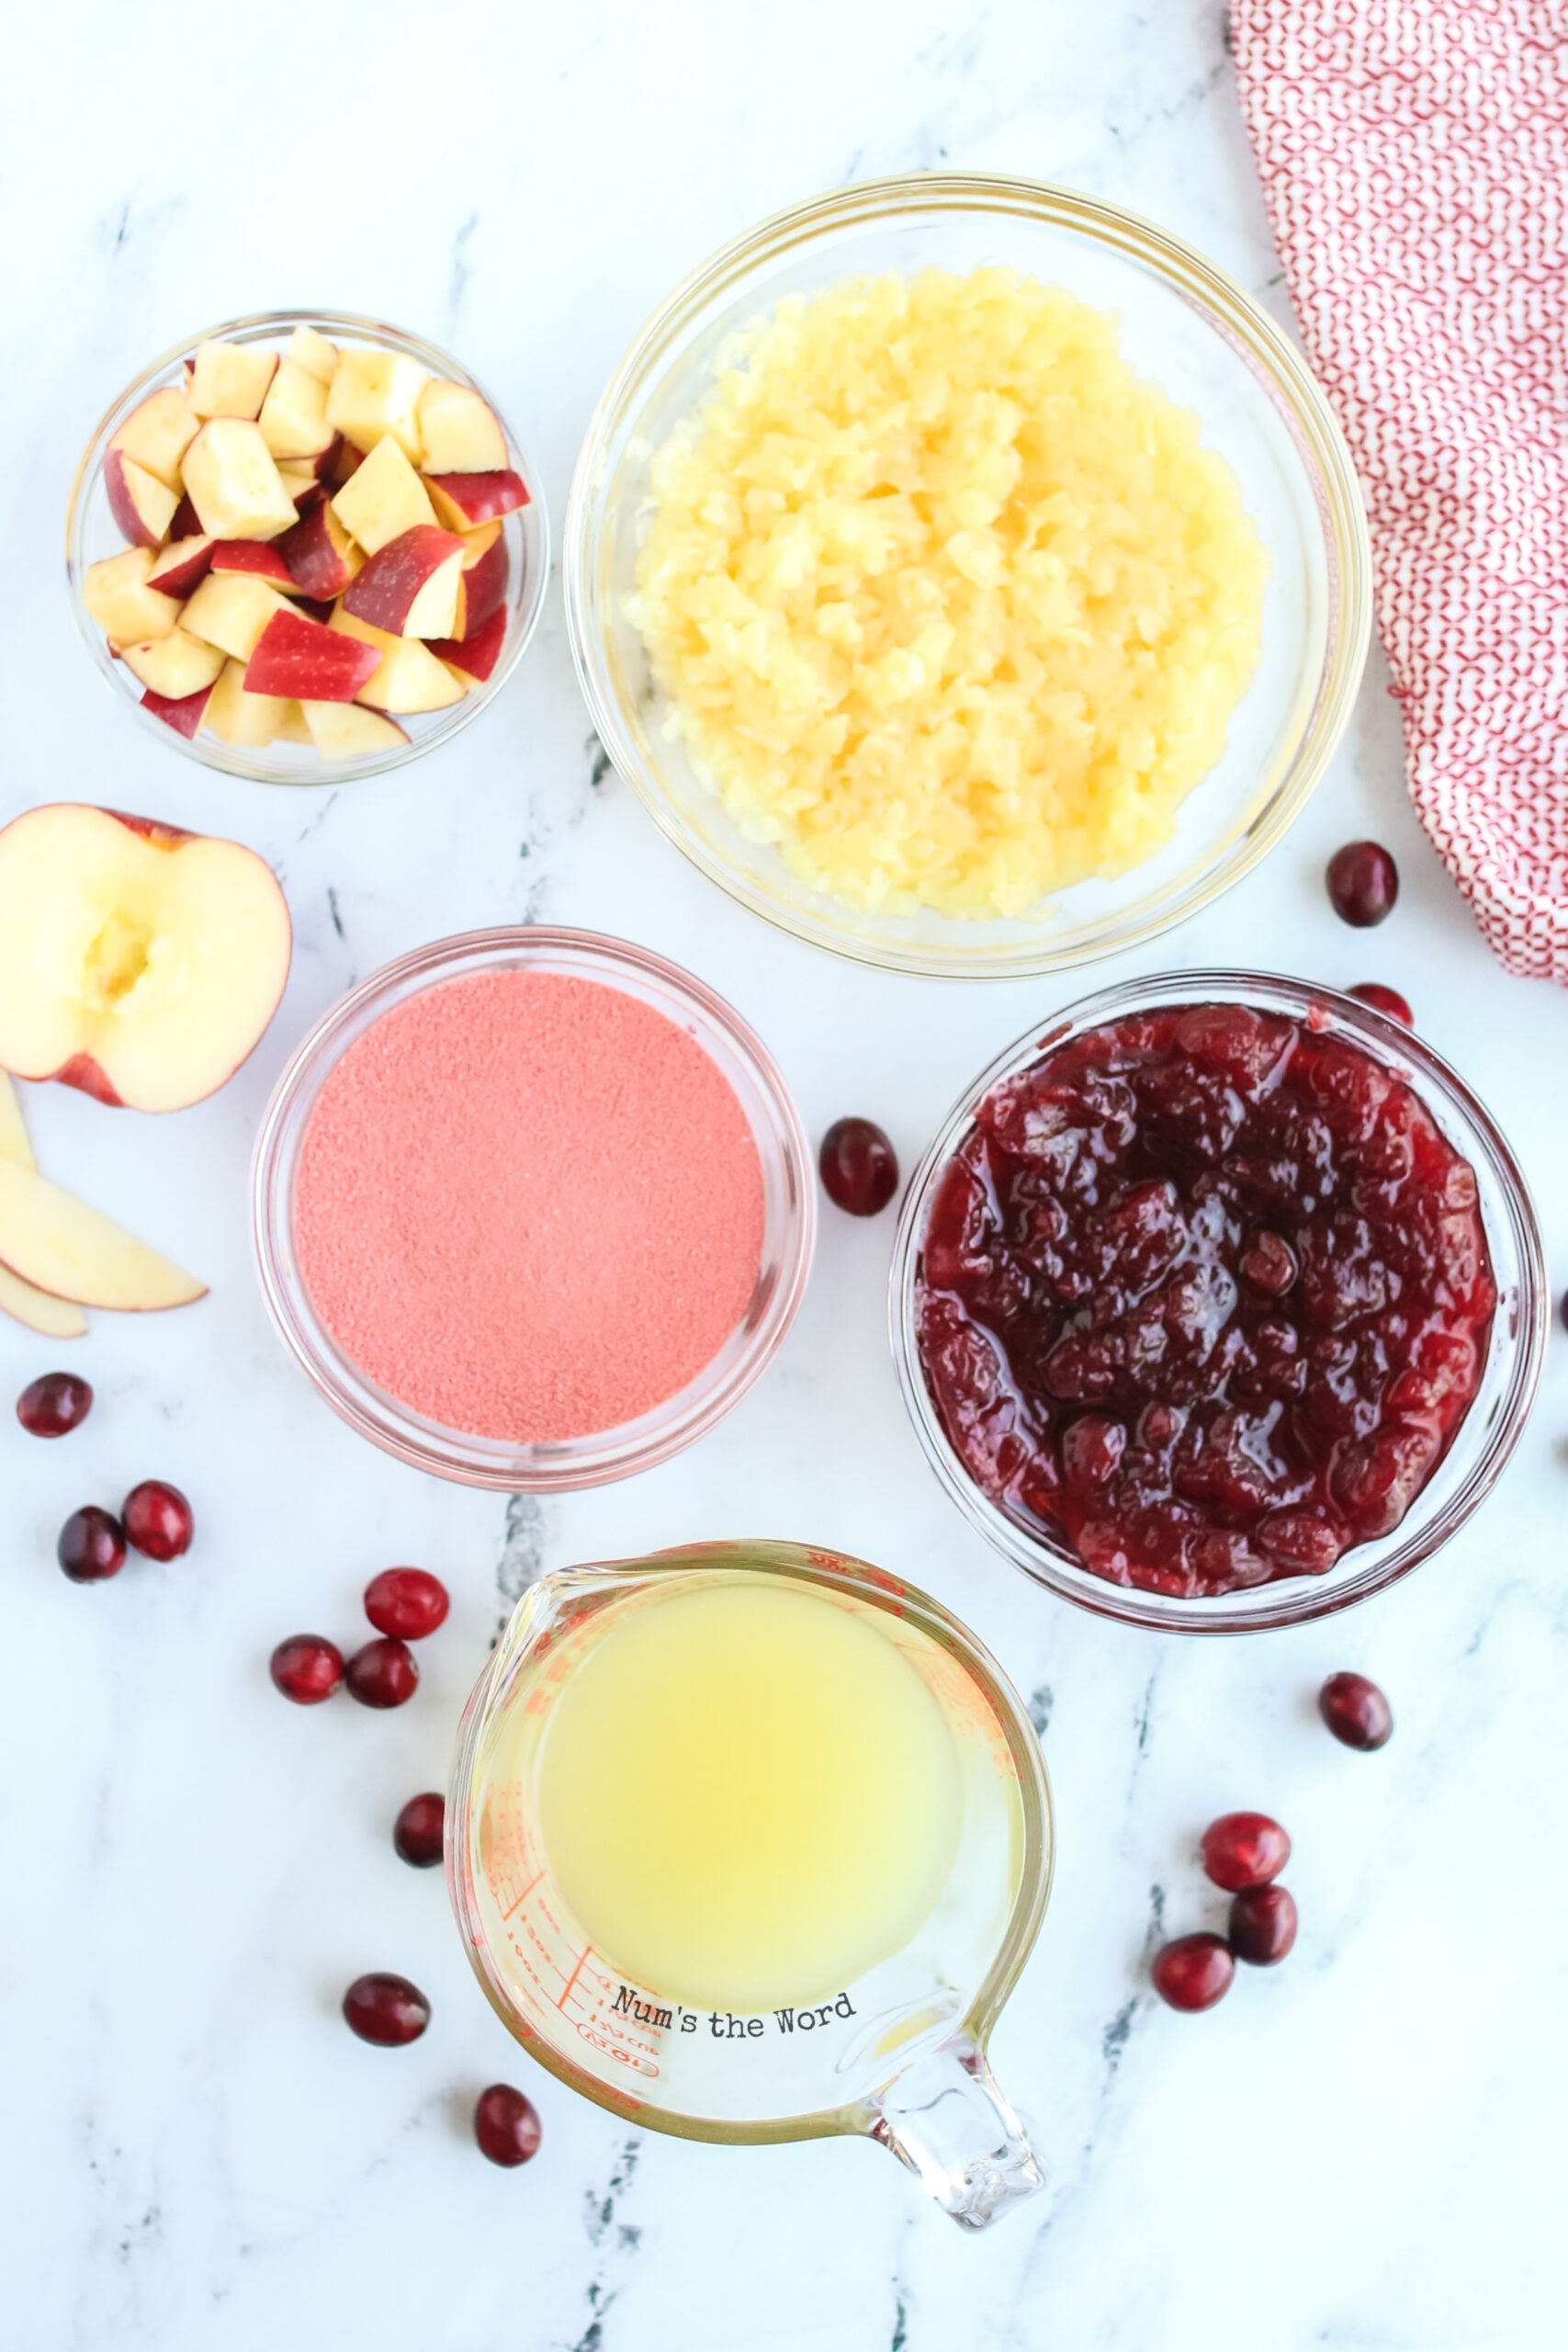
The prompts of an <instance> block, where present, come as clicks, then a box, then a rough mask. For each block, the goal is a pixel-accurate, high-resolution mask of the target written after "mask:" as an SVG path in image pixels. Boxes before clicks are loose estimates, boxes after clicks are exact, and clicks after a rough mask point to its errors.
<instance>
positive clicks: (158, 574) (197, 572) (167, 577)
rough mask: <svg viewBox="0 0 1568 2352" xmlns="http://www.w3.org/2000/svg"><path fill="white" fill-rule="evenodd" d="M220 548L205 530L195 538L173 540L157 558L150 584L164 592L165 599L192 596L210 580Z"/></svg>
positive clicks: (148, 583)
mask: <svg viewBox="0 0 1568 2352" xmlns="http://www.w3.org/2000/svg"><path fill="white" fill-rule="evenodd" d="M217 545H218V541H217V540H216V539H214V538H209V536H208V534H207V533H206V532H205V531H197V533H196V535H195V537H193V538H188V539H171V540H170V542H169V544H168V546H167V547H166V548H164V550H163V552H162V554H161V555H159V556H157V557H156V558H155V559H154V560H153V564H152V571H150V572H149V573H148V575H147V585H148V586H149V588H159V589H162V591H163V593H164V595H165V596H188V595H189V594H190V593H191V591H192V589H193V588H199V587H200V585H201V583H202V582H203V581H204V580H205V579H206V577H207V574H208V571H209V569H210V567H211V563H212V550H213V548H215V547H216V546H217Z"/></svg>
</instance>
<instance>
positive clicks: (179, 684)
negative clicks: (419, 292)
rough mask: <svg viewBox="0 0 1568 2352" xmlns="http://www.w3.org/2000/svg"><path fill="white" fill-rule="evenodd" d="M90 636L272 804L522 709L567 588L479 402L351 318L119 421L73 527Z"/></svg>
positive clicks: (281, 324)
mask: <svg viewBox="0 0 1568 2352" xmlns="http://www.w3.org/2000/svg"><path fill="white" fill-rule="evenodd" d="M65 539H66V571H67V576H68V578H69V581H70V584H71V594H72V601H73V605H74V606H75V612H76V619H77V623H78V626H79V627H80V628H81V631H82V634H83V637H84V638H85V640H86V642H87V645H88V648H89V650H91V652H92V654H93V658H94V660H95V661H96V663H97V665H98V668H99V670H100V671H101V672H102V673H103V675H104V677H105V678H107V681H108V683H109V685H110V687H111V688H112V689H113V691H114V692H115V693H116V694H117V695H119V696H120V698H121V700H122V701H124V702H125V703H126V704H127V705H128V706H129V707H130V709H131V710H133V711H134V712H135V714H136V716H137V718H138V719H139V721H140V722H141V724H142V725H144V726H146V727H147V728H149V729H151V730H152V733H153V734H154V735H155V736H156V737H158V738H159V739H160V740H161V741H164V742H166V743H173V744H174V745H175V748H176V749H178V750H180V751H182V752H186V753H187V754H188V755H189V756H190V757H191V758H192V759H197V760H200V761H202V762H203V763H205V764H206V765H207V766H209V767H214V768H221V769H224V770H225V771H227V773H228V774H229V775H242V776H248V777H251V778H253V779H254V780H255V781H257V782H259V783H264V784H318V783H327V782H331V783H334V784H335V783H341V782H343V781H344V780H346V779H349V778H352V777H355V776H361V775H381V774H383V773H384V772H385V771H386V770H387V769H389V768H395V767H400V766H402V764H403V763H404V762H405V761H408V760H412V759H417V758H419V757H420V756H421V754H422V753H423V752H429V751H432V750H434V747H435V746H436V745H437V744H438V743H444V742H446V741H447V740H448V738H449V737H451V736H453V735H455V734H456V733H457V730H458V729H459V728H462V727H466V726H467V725H468V722H469V720H470V719H472V718H475V717H476V716H477V715H478V713H479V710H480V709H482V707H484V705H485V704H486V703H487V702H489V701H490V700H491V697H492V696H493V695H495V694H496V693H498V692H499V690H500V688H501V687H502V685H503V684H505V681H506V679H507V678H508V677H509V676H510V674H511V673H512V671H513V669H514V668H515V666H516V664H517V662H518V661H519V660H520V659H521V657H522V654H523V651H524V649H525V646H526V645H527V643H528V640H529V639H530V637H531V636H532V635H533V632H534V628H535V626H536V622H537V620H538V617H539V609H540V606H541V605H542V603H543V601H544V593H545V582H546V579H547V575H548V571H549V528H548V524H547V519H546V515H545V507H544V501H543V499H542V497H541V495H540V491H539V481H538V476H537V474H536V471H535V469H534V468H533V467H532V465H531V464H530V463H529V461H528V459H527V458H526V457H525V454H524V451H523V449H522V447H521V446H520V445H519V443H518V440H517V437H516V435H515V434H514V433H513V430H512V428H511V426H510V425H509V424H507V422H506V420H505V419H504V418H503V416H502V413H501V411H500V410H499V409H498V408H497V406H496V404H495V402H494V401H492V400H491V398H490V396H489V394H488V393H487V392H485V391H484V390H482V388H481V387H480V386H479V384H478V383H476V382H475V380H474V379H473V378H472V377H471V376H470V375H468V372H467V371H466V370H465V369H464V368H459V367H458V366H457V362H456V361H455V360H453V359H451V358H449V357H448V356H446V353H445V352H442V351H438V350H436V349H435V347H434V345H431V344H428V343H424V342H422V341H421V339H420V338H419V337H418V336H417V335H412V334H404V333H402V331H401V330H400V329H399V328H396V327H389V326H387V325H384V324H382V323H381V322H378V321H377V320H374V319H362V318H356V317H354V316H352V315H351V314H350V313H348V312H345V311H269V312H265V313H258V314H257V315H255V316H254V317H251V318H243V319H231V320H230V321H228V322H226V323H225V324H223V325H221V326H216V327H213V328H211V329H210V330H209V332H208V333H207V334H204V335H201V336H199V337H198V338H197V340H196V341H195V342H194V343H184V344H180V345H177V346H176V347H175V349H174V350H172V351H168V352H165V353H164V356H163V357H162V358H160V359H156V360H154V361H153V363H152V366H151V367H150V368H145V369H144V370H143V371H142V373H141V375H140V376H138V378H137V379H136V380H135V382H134V383H132V384H130V385H128V386H127V388H126V390H124V391H123V392H122V393H121V394H120V396H119V398H118V400H117V401H115V403H114V405H113V407H112V408H111V409H110V410H109V412H108V413H107V415H106V416H105V418H104V419H103V421H102V423H101V424H99V426H98V428H97V430H96V433H95V434H94V435H93V438H92V440H91V442H90V443H89V445H88V447H87V449H86V452H85V456H84V457H83V458H82V462H81V464H80V466H79V467H78V468H77V471H76V479H75V481H74V482H73V485H72V491H71V503H70V505H69V508H68V510H67V514H66V524H65Z"/></svg>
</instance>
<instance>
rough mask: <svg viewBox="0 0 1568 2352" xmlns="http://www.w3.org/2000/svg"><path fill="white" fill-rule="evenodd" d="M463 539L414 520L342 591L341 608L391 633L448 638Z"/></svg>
mask: <svg viewBox="0 0 1568 2352" xmlns="http://www.w3.org/2000/svg"><path fill="white" fill-rule="evenodd" d="M462 573H463V548H462V542H461V540H459V539H457V538H455V537H453V535H452V533H451V532H450V531H443V530H441V529H440V528H439V527H438V526H436V525H435V524H434V523H416V524H415V525H414V526H413V528H412V531H402V532H400V534H399V536H398V537H396V538H395V539H389V541H388V542H387V545H386V546H385V547H384V548H378V550H377V552H376V553H375V554H374V555H373V556H372V557H371V558H370V560H369V561H368V562H367V564H366V566H365V568H364V570H363V571H360V572H359V573H358V574H356V576H355V579H354V580H353V581H352V582H350V584H349V586H348V587H347V588H345V589H344V598H343V608H344V612H345V613H352V614H354V616H355V619H357V620H362V621H369V622H370V623H371V624H372V625H373V626H374V627H375V628H384V629H387V630H389V631H390V633H391V635H392V636H394V637H448V636H450V635H452V634H453V633H454V631H455V629H456V626H457V586H458V582H459V581H460V580H461V578H462Z"/></svg>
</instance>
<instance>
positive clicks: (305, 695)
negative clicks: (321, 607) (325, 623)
mask: <svg viewBox="0 0 1568 2352" xmlns="http://www.w3.org/2000/svg"><path fill="white" fill-rule="evenodd" d="M380 665H381V653H380V649H379V647H378V646H374V645H366V644H363V643H362V642H361V640H360V639H358V638H356V637H344V636H340V635H339V633H338V632H337V631H336V630H335V629H330V628H322V626H321V622H320V621H312V620H307V619H306V618H305V617H304V616H303V615H302V614H299V613H274V615H273V616H272V618H271V620H269V621H268V623H267V625H266V627H265V628H264V629H263V631H262V633H261V635H260V637H259V638H258V639H256V650H255V651H254V653H253V654H252V656H251V658H250V661H249V662H248V663H247V664H246V668H245V692H246V693H247V694H248V695H288V696H291V697H297V698H298V699H299V701H301V702H352V701H353V700H354V697H355V695H356V694H357V693H358V692H359V689H360V687H361V686H363V685H365V684H367V683H368V681H369V680H370V679H371V678H372V677H373V676H374V675H375V673H376V672H377V671H378V669H379V667H380Z"/></svg>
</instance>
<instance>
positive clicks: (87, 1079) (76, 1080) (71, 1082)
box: [54, 1054, 125, 1111]
mask: <svg viewBox="0 0 1568 2352" xmlns="http://www.w3.org/2000/svg"><path fill="white" fill-rule="evenodd" d="M54 1080H55V1084H56V1085H57V1086H73V1087H74V1088H75V1089H76V1091H77V1092H78V1093H79V1094H90V1095H91V1096H92V1098H93V1100H94V1102H95V1103H105V1104H106V1105H107V1108H108V1109H109V1110H111V1111H123V1110H124V1108H125V1103H124V1102H123V1100H122V1098H121V1097H120V1096H119V1095H118V1094H117V1093H116V1092H115V1091H114V1088H113V1087H112V1086H111V1085H110V1084H109V1082H108V1080H107V1078H106V1077H105V1076H104V1074H103V1071H102V1070H101V1069H99V1068H98V1065H97V1063H96V1061H95V1060H94V1059H93V1057H92V1055H91V1054H73V1055H72V1057H71V1059H70V1060H69V1061H68V1062H62V1063H61V1065H60V1068H59V1069H57V1070H56V1071H55V1073H54Z"/></svg>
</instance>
